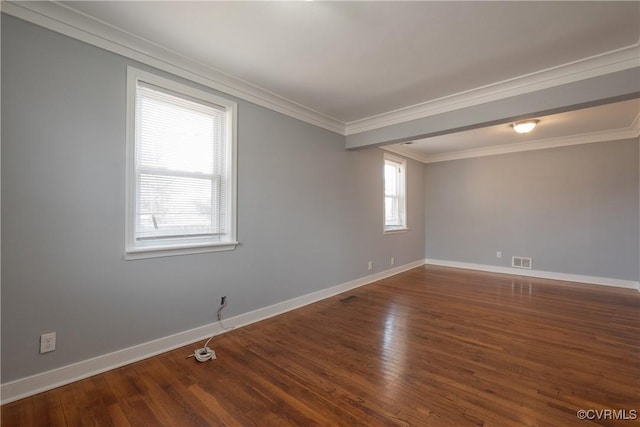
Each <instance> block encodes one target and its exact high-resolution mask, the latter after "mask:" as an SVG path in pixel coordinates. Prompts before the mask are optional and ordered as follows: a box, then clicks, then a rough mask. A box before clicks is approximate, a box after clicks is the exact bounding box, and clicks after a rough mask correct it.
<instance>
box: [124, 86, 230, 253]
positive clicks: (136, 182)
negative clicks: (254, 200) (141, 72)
mask: <svg viewBox="0 0 640 427" xmlns="http://www.w3.org/2000/svg"><path fill="white" fill-rule="evenodd" d="M149 80H155V79H149ZM171 86H175V85H174V84H172V85H171ZM131 89H133V90H134V91H135V97H134V98H135V101H134V105H133V110H134V114H133V115H134V117H133V124H134V125H133V145H134V150H133V153H130V154H133V161H132V164H133V165H132V166H133V167H132V171H131V174H132V175H133V176H131V177H130V181H132V182H131V183H129V184H128V185H132V186H133V188H131V189H130V190H131V193H132V200H131V204H132V209H130V211H131V212H130V214H131V215H132V216H133V217H132V218H129V220H130V222H131V224H130V226H129V229H130V231H129V233H130V236H129V241H128V243H129V245H128V246H129V247H128V251H129V252H135V251H136V250H142V251H145V250H147V251H148V250H154V249H161V250H162V249H166V248H174V247H189V246H197V247H202V246H207V245H217V244H222V243H235V230H234V226H233V225H234V222H233V221H232V216H233V206H231V204H232V203H233V201H234V200H235V197H231V196H232V194H230V193H231V192H233V190H234V185H233V183H232V178H233V176H234V175H233V174H232V172H233V171H232V170H231V169H232V167H233V162H232V161H231V159H232V156H231V153H230V150H232V148H233V146H232V144H231V143H230V141H231V139H230V132H231V129H228V127H229V123H230V121H229V120H228V115H229V114H230V112H229V109H228V108H227V107H226V106H224V105H217V104H215V103H213V102H208V100H203V99H202V98H201V97H193V96H191V95H190V94H186V93H182V92H179V91H176V90H175V87H172V88H166V87H163V86H162V85H159V84H157V83H156V82H153V83H150V82H148V81H145V80H143V79H141V78H136V79H135V87H134V88H131V87H130V90H131ZM190 92H191V90H190ZM207 95H208V94H207ZM131 178H132V179H131ZM165 254H166V253H165Z"/></svg>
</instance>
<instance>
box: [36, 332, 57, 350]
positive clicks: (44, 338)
mask: <svg viewBox="0 0 640 427" xmlns="http://www.w3.org/2000/svg"><path fill="white" fill-rule="evenodd" d="M55 349H56V333H55V332H51V333H48V334H42V335H40V353H41V354H42V353H48V352H50V351H54V350H55Z"/></svg>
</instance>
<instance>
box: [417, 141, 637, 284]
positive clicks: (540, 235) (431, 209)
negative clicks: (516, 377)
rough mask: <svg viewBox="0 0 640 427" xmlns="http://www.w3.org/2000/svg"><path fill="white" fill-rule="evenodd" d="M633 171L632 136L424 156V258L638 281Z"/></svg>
mask: <svg viewBox="0 0 640 427" xmlns="http://www.w3.org/2000/svg"><path fill="white" fill-rule="evenodd" d="M638 174H639V171H638V140H637V139H633V140H625V141H612V142H602V143H595V144H586V145H577V146H571V147H561V148H554V149H548V150H540V151H529V152H525V153H514V154H505V155H499V156H492V157H482V158H475V159H466V160H456V161H450V162H442V163H432V164H428V165H427V166H426V170H425V188H426V211H425V222H426V257H427V258H432V259H440V260H447V261H460V262H468V263H476V264H486V265H495V266H510V263H511V256H514V255H515V256H526V257H532V258H533V268H534V269H536V270H544V271H551V272H560V273H568V274H581V275H588V276H598V277H608V278H615V279H623V280H638V257H639V249H638V234H639V232H640V231H639V229H638V228H639V222H638V215H639V212H638V209H639V208H638V202H639V201H638V192H639V188H638V185H639V184H638ZM497 251H502V259H497V258H496V252H497Z"/></svg>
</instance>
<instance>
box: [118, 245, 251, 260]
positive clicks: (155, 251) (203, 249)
mask: <svg viewBox="0 0 640 427" xmlns="http://www.w3.org/2000/svg"><path fill="white" fill-rule="evenodd" d="M238 245H239V243H238V242H225V243H221V244H207V245H202V246H193V245H190V246H166V247H149V248H134V249H127V250H126V251H125V253H124V259H125V260H126V261H132V260H136V259H147V258H160V257H169V256H179V255H191V254H203V253H208V252H224V251H232V250H234V249H235V248H236V246H238Z"/></svg>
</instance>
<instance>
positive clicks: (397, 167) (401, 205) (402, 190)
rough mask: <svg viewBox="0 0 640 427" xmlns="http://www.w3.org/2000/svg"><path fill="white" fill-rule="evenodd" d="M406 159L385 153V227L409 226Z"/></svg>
mask: <svg viewBox="0 0 640 427" xmlns="http://www.w3.org/2000/svg"><path fill="white" fill-rule="evenodd" d="M405 175H406V161H405V160H403V159H399V158H395V157H391V156H388V155H385V159H384V229H385V231H394V230H404V229H406V228H407V219H406V218H407V217H406V184H405V183H406V177H405Z"/></svg>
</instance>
